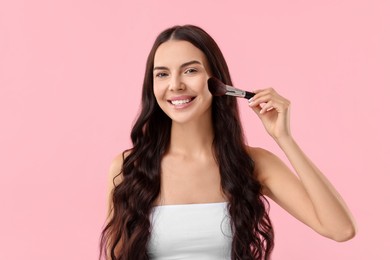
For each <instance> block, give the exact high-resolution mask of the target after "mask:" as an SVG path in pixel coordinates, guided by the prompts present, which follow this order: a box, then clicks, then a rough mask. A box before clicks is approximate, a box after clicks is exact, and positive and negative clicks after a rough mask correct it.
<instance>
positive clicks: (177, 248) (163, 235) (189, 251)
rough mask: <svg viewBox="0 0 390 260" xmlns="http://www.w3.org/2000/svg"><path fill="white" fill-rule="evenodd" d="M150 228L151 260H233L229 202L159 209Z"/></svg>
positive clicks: (153, 215) (149, 247)
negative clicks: (228, 210)
mask: <svg viewBox="0 0 390 260" xmlns="http://www.w3.org/2000/svg"><path fill="white" fill-rule="evenodd" d="M151 224H152V234H151V237H150V242H149V244H148V254H149V258H150V259H152V260H168V259H169V260H177V259H186V260H199V259H202V260H226V259H230V253H231V244H232V231H231V227H230V217H229V214H228V212H227V203H226V202H221V203H206V204H184V205H163V206H157V207H154V208H153V211H152V214H151Z"/></svg>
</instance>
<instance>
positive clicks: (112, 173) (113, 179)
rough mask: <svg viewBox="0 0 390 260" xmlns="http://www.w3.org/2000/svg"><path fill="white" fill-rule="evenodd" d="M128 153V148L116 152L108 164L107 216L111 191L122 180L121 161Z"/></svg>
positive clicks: (110, 211) (108, 214)
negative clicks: (118, 152)
mask: <svg viewBox="0 0 390 260" xmlns="http://www.w3.org/2000/svg"><path fill="white" fill-rule="evenodd" d="M129 154H130V150H127V151H125V152H122V153H120V154H118V155H117V156H115V158H114V159H113V160H112V162H111V165H110V169H109V172H108V191H107V207H108V213H107V216H108V218H110V217H111V213H112V193H113V191H114V189H115V187H116V186H118V185H119V184H120V183H121V182H122V180H123V175H122V166H123V161H124V159H125V158H126V157H127V156H129Z"/></svg>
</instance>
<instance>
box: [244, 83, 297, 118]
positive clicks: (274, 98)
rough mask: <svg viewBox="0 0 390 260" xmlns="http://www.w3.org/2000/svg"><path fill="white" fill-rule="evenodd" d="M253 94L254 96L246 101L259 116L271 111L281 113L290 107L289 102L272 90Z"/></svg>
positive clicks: (257, 91) (258, 91) (256, 91)
mask: <svg viewBox="0 0 390 260" xmlns="http://www.w3.org/2000/svg"><path fill="white" fill-rule="evenodd" d="M254 93H255V95H254V96H253V97H252V98H251V99H249V100H248V101H249V106H250V107H251V108H253V109H254V110H255V111H256V112H258V113H260V114H264V113H265V112H268V111H271V110H273V109H276V110H277V112H283V111H285V110H287V109H288V107H289V106H290V101H289V100H287V99H285V98H284V97H282V96H281V95H279V94H278V93H277V92H276V91H275V90H274V89H273V88H267V89H263V90H255V91H254Z"/></svg>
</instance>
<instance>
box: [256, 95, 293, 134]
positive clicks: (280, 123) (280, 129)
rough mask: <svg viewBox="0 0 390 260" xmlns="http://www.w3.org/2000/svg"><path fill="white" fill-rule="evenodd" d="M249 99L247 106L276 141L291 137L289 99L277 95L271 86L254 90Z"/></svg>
mask: <svg viewBox="0 0 390 260" xmlns="http://www.w3.org/2000/svg"><path fill="white" fill-rule="evenodd" d="M254 93H255V94H256V95H255V96H253V97H252V98H251V99H249V106H250V107H251V108H252V109H253V111H255V113H256V114H257V115H258V117H259V118H260V119H261V121H262V122H263V125H264V127H265V129H266V130H267V132H268V133H269V134H270V135H271V136H272V138H274V139H275V140H276V141H277V140H280V139H282V138H286V137H291V132H290V113H289V112H290V101H289V100H287V99H285V98H284V97H282V96H281V95H279V94H278V93H277V92H276V91H275V90H274V89H273V88H267V89H264V90H255V91H254Z"/></svg>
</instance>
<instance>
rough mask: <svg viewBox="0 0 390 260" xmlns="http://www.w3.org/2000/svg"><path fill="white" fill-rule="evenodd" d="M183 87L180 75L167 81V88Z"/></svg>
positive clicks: (175, 89)
mask: <svg viewBox="0 0 390 260" xmlns="http://www.w3.org/2000/svg"><path fill="white" fill-rule="evenodd" d="M184 88H185V85H184V83H183V82H182V80H181V78H180V77H178V76H172V77H171V80H170V81H169V90H172V91H177V90H183V89H184Z"/></svg>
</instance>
